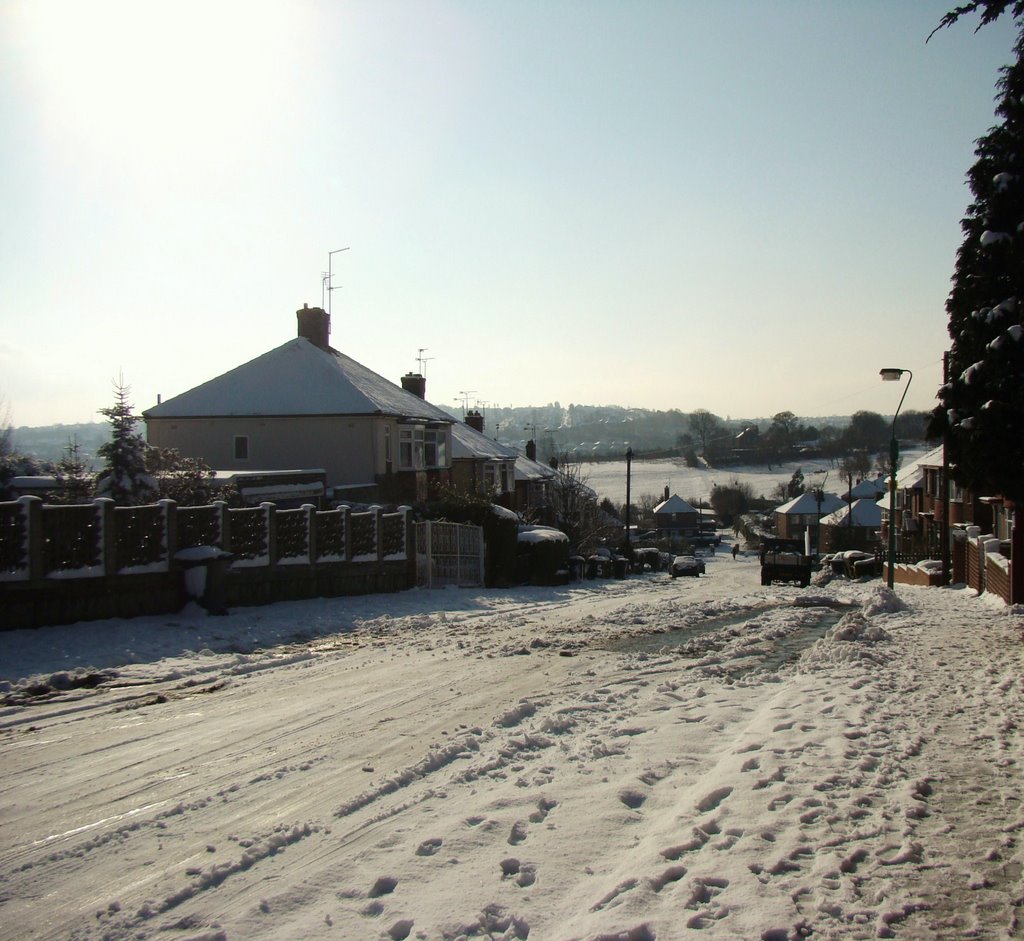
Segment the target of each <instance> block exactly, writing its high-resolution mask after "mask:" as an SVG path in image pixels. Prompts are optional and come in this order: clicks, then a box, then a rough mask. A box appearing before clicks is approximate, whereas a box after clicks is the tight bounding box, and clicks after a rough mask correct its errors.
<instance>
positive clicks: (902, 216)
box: [0, 0, 1014, 425]
mask: <svg viewBox="0 0 1024 941" xmlns="http://www.w3.org/2000/svg"><path fill="white" fill-rule="evenodd" d="M952 5H954V0H938V2H933V0H914V2H892V0H856V2H845V0H844V2H840V0H834V2H830V0H791V2H787V0H780V2H776V3H764V2H763V0H715V2H706V0H705V2H689V0H675V2H653V0H651V2H644V0H631V2H612V0H590V2H569V0H543V2H539V0H538V2H531V0H514V2H509V0H501V2H497V0H495V2H488V0H464V2H450V0H401V2H397V0H396V2H388V0H365V2H364V0H356V2H344V0H338V2H334V0H322V2H306V0H288V2H285V0H280V2H258V0H246V2H237V3H236V2H216V0H203V2H191V0H177V2H175V3H173V4H170V3H163V4H157V3H151V2H145V0H124V2H108V0H89V2H82V0H68V2H61V0H13V2H12V0H0V115H2V116H3V120H2V123H0V133H2V146H0V207H2V208H0V212H2V222H0V396H2V397H3V398H4V399H5V400H6V405H7V407H8V408H9V410H10V417H11V419H12V421H13V423H14V424H15V425H40V424H50V423H54V422H67V423H70V422H84V421H96V420H100V416H99V415H98V410H99V409H100V408H102V407H104V406H106V405H109V404H110V402H111V400H112V382H113V380H114V379H115V378H116V377H117V376H118V375H119V374H122V375H123V377H124V381H125V382H126V383H127V384H128V385H129V386H130V387H131V390H132V391H131V400H132V402H133V404H134V405H135V407H136V410H138V411H141V410H142V409H144V408H148V407H150V406H151V405H154V404H155V403H156V400H157V395H158V394H162V395H163V397H164V398H165V399H166V398H169V397H170V396H172V395H176V394H178V393H179V392H183V391H185V390H186V389H189V388H191V387H192V386H194V385H197V384H198V383H200V382H203V381H205V380H206V379H209V378H212V377H213V376H215V375H219V374H220V373H222V372H225V371H227V370H228V369H231V368H233V367H234V366H237V365H240V364H241V363H243V362H246V361H248V360H249V359H252V358H253V357H255V356H258V355H259V354H261V353H263V352H265V351H267V350H269V349H272V348H273V347H275V346H278V345H279V344H281V343H283V342H285V341H286V340H288V339H290V338H291V337H293V336H294V335H295V310H296V308H298V307H301V306H302V304H303V302H308V303H309V304H310V305H311V306H312V305H319V304H320V303H321V300H322V298H323V282H322V274H323V272H326V270H327V268H328V252H329V251H332V250H335V249H341V248H344V247H350V248H349V250H348V251H345V252H341V253H340V254H336V255H334V256H333V271H334V285H335V287H336V290H335V291H334V292H333V295H332V302H331V307H332V308H333V310H332V313H333V332H332V343H333V345H334V346H336V347H337V348H338V349H340V350H341V351H343V352H345V353H347V354H348V355H350V356H352V357H354V358H355V359H357V360H359V361H360V362H362V363H364V364H365V365H367V366H369V367H370V368H371V369H373V370H375V371H376V372H378V373H380V374H382V375H384V376H387V377H388V378H390V379H393V380H395V381H396V382H397V381H398V379H399V377H400V376H401V375H402V374H404V373H406V372H410V371H415V370H416V369H417V368H418V367H417V355H418V351H419V349H420V348H421V347H424V348H426V349H427V352H426V353H424V354H423V355H424V356H426V357H430V359H429V361H428V362H427V363H426V375H427V395H428V398H429V399H431V401H434V402H436V403H448V404H452V403H455V402H458V401H461V400H462V396H461V395H460V393H461V392H463V391H465V390H472V393H471V395H470V396H469V400H470V402H471V403H473V402H479V403H493V404H498V405H517V406H518V405H541V404H545V403H547V402H551V401H556V400H557V401H559V402H561V403H562V405H568V404H569V403H570V402H575V403H579V404H591V405H607V404H616V405H624V406H634V407H646V408H656V409H668V408H679V409H682V410H683V411H692V410H694V409H697V408H707V409H709V410H711V411H712V412H715V413H716V414H719V415H721V416H723V417H727V416H728V417H734V418H735V417H741V416H745V417H760V416H769V415H771V414H773V413H775V412H778V411H781V410H784V409H786V410H790V411H793V412H796V413H797V414H798V415H801V416H815V415H827V414H850V413H852V412H854V411H857V410H859V409H870V410H874V411H879V412H882V413H885V414H887V413H891V412H892V410H893V409H894V408H895V406H896V403H897V402H898V399H899V388H898V387H897V386H895V385H894V384H892V383H884V384H883V383H882V382H881V381H880V380H879V378H878V370H879V369H880V368H881V367H882V366H899V367H904V368H909V369H912V370H913V371H914V381H913V384H912V386H911V389H910V392H909V395H908V397H907V401H906V404H905V405H904V408H930V407H931V406H932V405H933V404H934V394H935V390H936V388H937V386H938V384H939V382H940V380H941V357H942V352H943V350H944V349H945V348H946V346H947V334H946V314H945V310H944V306H943V305H944V302H945V299H946V295H947V294H948V291H949V285H950V276H951V274H952V271H953V263H954V256H955V253H956V250H957V248H958V246H959V244H960V228H959V223H960V219H961V217H962V216H963V214H964V210H965V208H966V206H967V204H968V202H969V200H970V193H969V190H968V189H967V187H966V184H965V182H964V180H965V174H966V172H967V170H968V168H969V167H970V166H971V164H972V163H973V162H974V141H975V140H976V139H977V138H978V137H979V136H981V135H982V134H984V133H985V132H986V130H987V129H988V128H989V127H990V126H991V125H992V124H993V123H994V122H995V119H994V116H993V114H994V95H995V82H996V80H997V78H998V68H999V66H1001V65H1003V64H1005V63H1007V62H1009V61H1010V56H1011V48H1012V43H1013V37H1014V30H1013V24H1012V22H1011V21H1010V20H1009V19H1006V18H1004V20H1003V21H1001V22H998V23H996V24H995V25H993V26H988V27H985V28H983V29H982V30H981V31H980V32H978V33H975V32H974V28H975V26H976V25H977V22H976V20H973V19H972V20H965V21H964V22H962V23H961V24H960V25H958V26H956V27H954V28H952V29H947V30H943V31H941V32H940V33H938V34H936V35H935V36H934V37H933V38H932V40H931V41H930V42H929V43H928V44H927V45H926V44H925V39H926V38H927V36H928V34H929V32H930V31H931V30H932V28H933V27H934V26H935V25H937V23H938V22H939V19H940V18H941V16H942V14H943V13H944V12H945V11H946V10H947V9H948V8H949V7H950V6H952Z"/></svg>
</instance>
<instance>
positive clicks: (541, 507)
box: [142, 305, 558, 519]
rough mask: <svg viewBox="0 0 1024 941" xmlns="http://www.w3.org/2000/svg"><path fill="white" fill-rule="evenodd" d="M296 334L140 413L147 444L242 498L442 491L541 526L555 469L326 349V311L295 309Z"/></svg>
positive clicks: (419, 387) (397, 499) (410, 385)
mask: <svg viewBox="0 0 1024 941" xmlns="http://www.w3.org/2000/svg"><path fill="white" fill-rule="evenodd" d="M296 316H297V321H298V331H297V335H296V336H295V337H294V338H293V339H291V340H289V341H287V342H286V343H283V344H282V345H280V346H278V347H276V348H275V349H272V350H270V351H268V352H266V353H264V354H262V355H261V356H258V357H256V358H255V359H253V360H250V361H249V362H247V363H244V364H242V365H240V366H238V367H236V368H235V369H232V370H230V371H228V372H226V373H224V374H223V375H220V376H217V377H216V378H214V379H210V380H209V381H207V382H204V383H202V384H201V385H199V386H196V387H195V388H192V389H189V390H188V391H186V392H183V393H181V394H180V395H176V396H174V397H173V398H170V399H167V400H166V401H161V402H158V403H157V404H156V405H155V406H153V407H152V408H149V409H146V410H144V411H143V413H142V417H143V420H144V421H145V424H146V437H147V440H148V441H149V443H150V444H152V445H155V446H157V447H161V448H174V449H176V450H177V451H179V452H180V453H181V454H182V455H183V456H185V457H194V458H201V459H202V460H204V461H205V462H206V463H207V464H209V465H210V466H211V467H213V468H215V469H216V471H217V479H218V480H223V481H231V482H233V483H235V484H236V485H237V486H238V488H239V491H240V492H241V493H242V495H243V498H244V499H246V500H247V501H248V502H259V501H261V500H274V501H276V502H278V503H279V504H280V505H282V506H287V505H289V503H294V504H295V505H298V504H299V503H302V502H317V501H319V502H321V503H323V504H327V505H334V504H337V503H340V502H346V503H381V504H403V503H416V502H422V501H424V500H427V499H429V498H432V497H436V496H438V495H439V494H441V493H443V492H444V491H445V490H446V489H453V490H458V491H462V492H473V493H480V494H486V495H488V496H489V497H490V498H491V499H492V500H493V501H494V502H495V503H498V504H500V505H502V506H505V507H507V508H508V509H511V510H515V511H517V512H529V513H531V514H532V515H533V516H535V517H538V518H541V519H543V518H544V517H545V516H546V515H548V514H549V511H550V507H551V503H552V500H551V490H552V486H553V483H554V481H555V480H556V479H557V476H558V475H557V471H555V470H553V469H552V468H551V467H548V466H546V465H544V464H541V463H539V462H538V461H537V460H536V447H535V445H534V443H533V442H530V443H529V444H528V445H527V451H526V454H520V453H519V452H518V451H516V450H515V449H513V448H511V447H508V446H506V445H503V444H500V443H498V442H497V441H493V440H491V439H490V438H488V437H487V436H486V435H485V434H484V420H483V416H482V415H481V414H480V413H479V412H475V411H474V412H470V413H468V414H467V415H466V420H465V421H459V420H458V419H456V418H455V417H453V416H452V415H450V414H448V413H447V412H445V411H444V410H443V409H441V408H438V407H437V406H435V405H432V404H431V403H430V402H428V401H427V398H426V380H425V378H424V377H423V376H422V375H419V374H414V373H409V374H407V375H405V376H403V377H401V385H398V384H395V383H393V382H391V381H389V380H387V379H385V378H384V377H383V376H380V375H378V374H377V373H375V372H373V371H372V370H371V369H369V368H367V367H366V366H363V365H362V364H361V363H358V362H356V361H355V360H354V359H352V358H351V357H349V356H346V355H345V354H344V353H341V352H339V351H338V350H336V349H334V348H333V347H332V346H331V345H330V332H331V319H330V315H329V314H328V313H327V312H326V311H325V310H323V309H322V308H320V307H309V305H304V306H303V308H302V309H301V310H299V311H297V312H296Z"/></svg>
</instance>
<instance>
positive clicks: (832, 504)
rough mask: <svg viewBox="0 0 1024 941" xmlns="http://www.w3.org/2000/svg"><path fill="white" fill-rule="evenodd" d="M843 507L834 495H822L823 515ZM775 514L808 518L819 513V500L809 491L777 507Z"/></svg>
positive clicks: (841, 502)
mask: <svg viewBox="0 0 1024 941" xmlns="http://www.w3.org/2000/svg"><path fill="white" fill-rule="evenodd" d="M843 505H844V504H843V501H842V500H840V499H839V497H838V496H836V494H834V493H823V494H822V495H821V513H822V515H824V514H826V513H833V512H835V511H836V510H838V509H839V508H840V507H841V506H843ZM775 512H776V513H782V514H783V515H785V516H808V515H810V514H815V513H817V512H818V498H817V496H816V495H815V493H814V491H813V490H808V491H807V492H806V493H802V494H800V496H798V497H793V499H792V500H790V501H789V502H788V503H783V504H782V506H779V507H776V508H775Z"/></svg>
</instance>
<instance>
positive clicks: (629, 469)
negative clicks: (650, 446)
mask: <svg viewBox="0 0 1024 941" xmlns="http://www.w3.org/2000/svg"><path fill="white" fill-rule="evenodd" d="M632 463H633V449H632V448H626V554H627V555H629V556H631V557H632V555H633V546H632V544H631V542H630V539H629V523H630V520H629V500H630V494H629V484H630V479H629V478H630V474H631V472H632V466H631V465H632Z"/></svg>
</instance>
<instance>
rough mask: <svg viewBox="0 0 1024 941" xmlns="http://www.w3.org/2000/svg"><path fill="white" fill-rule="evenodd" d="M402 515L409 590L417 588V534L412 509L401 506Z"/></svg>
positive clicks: (399, 509)
mask: <svg viewBox="0 0 1024 941" xmlns="http://www.w3.org/2000/svg"><path fill="white" fill-rule="evenodd" d="M398 512H399V513H401V514H402V530H403V532H404V534H405V567H406V582H407V584H408V587H409V588H415V587H416V532H415V525H416V524H415V523H413V521H412V507H408V506H400V507H399V508H398Z"/></svg>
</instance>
